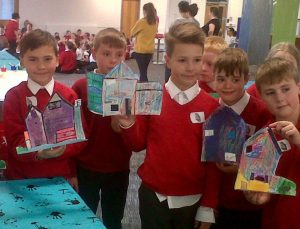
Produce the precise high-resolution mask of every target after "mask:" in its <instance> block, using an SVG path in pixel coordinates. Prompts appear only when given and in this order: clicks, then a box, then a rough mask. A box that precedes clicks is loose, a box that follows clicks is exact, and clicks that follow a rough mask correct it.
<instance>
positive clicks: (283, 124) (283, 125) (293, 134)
mask: <svg viewBox="0 0 300 229" xmlns="http://www.w3.org/2000/svg"><path fill="white" fill-rule="evenodd" d="M269 127H270V128H272V130H273V131H274V132H275V133H277V134H279V135H281V136H282V137H283V138H285V139H286V140H288V141H289V142H290V143H293V144H295V145H296V146H297V147H298V148H300V133H299V131H298V129H297V128H296V127H295V125H294V124H293V123H292V122H289V121H278V122H274V123H272V124H270V125H269Z"/></svg>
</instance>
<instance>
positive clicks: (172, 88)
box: [155, 77, 215, 223]
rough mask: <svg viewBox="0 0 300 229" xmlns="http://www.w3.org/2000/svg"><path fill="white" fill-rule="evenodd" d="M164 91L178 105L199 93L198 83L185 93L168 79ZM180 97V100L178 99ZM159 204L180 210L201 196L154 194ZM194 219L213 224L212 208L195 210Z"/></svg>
mask: <svg viewBox="0 0 300 229" xmlns="http://www.w3.org/2000/svg"><path fill="white" fill-rule="evenodd" d="M165 86H166V90H167V91H168V93H169V94H170V97H171V98H172V99H174V100H175V101H176V102H178V103H179V104H180V105H184V104H186V103H188V102H190V101H192V100H193V99H194V98H195V97H196V96H197V95H198V94H199V93H200V91H201V88H200V87H199V84H198V81H197V82H196V83H195V85H194V86H192V87H190V88H189V89H187V90H185V91H181V90H180V89H179V88H178V87H177V86H176V85H175V84H174V83H173V82H172V80H171V77H170V78H169V80H168V82H167V83H166V84H165ZM181 96H182V98H180V97H181ZM155 194H156V196H157V198H158V199H159V201H160V202H162V201H164V200H167V202H168V206H169V208H171V209H172V208H182V207H187V206H191V205H193V204H195V203H197V202H198V201H199V200H200V198H201V197H202V194H196V195H187V196H165V195H162V194H160V193H155ZM195 219H196V220H198V221H201V222H210V223H214V222H215V217H214V212H213V209H212V208H208V207H202V206H200V207H199V208H198V210H197V214H196V216H195Z"/></svg>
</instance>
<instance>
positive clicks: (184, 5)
mask: <svg viewBox="0 0 300 229" xmlns="http://www.w3.org/2000/svg"><path fill="white" fill-rule="evenodd" d="M196 7H197V5H196ZM191 8H192V10H191ZM178 11H179V13H180V16H181V17H180V18H177V19H176V20H175V21H174V22H173V23H172V25H174V24H178V23H182V22H193V23H195V24H196V25H198V26H199V22H198V21H197V20H196V19H194V18H193V17H192V16H191V15H192V13H191V11H193V14H194V13H196V14H197V12H196V11H198V7H197V10H196V8H195V6H194V5H193V6H192V7H190V5H189V3H188V2H187V1H180V2H179V3H178ZM197 22H198V23H197ZM170 75H171V69H170V68H168V66H167V65H165V82H168V80H169V78H170Z"/></svg>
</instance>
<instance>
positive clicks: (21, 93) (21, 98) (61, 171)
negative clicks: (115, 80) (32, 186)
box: [4, 79, 84, 179]
mask: <svg viewBox="0 0 300 229" xmlns="http://www.w3.org/2000/svg"><path fill="white" fill-rule="evenodd" d="M55 92H57V93H59V94H60V95H61V96H62V97H63V98H64V99H65V100H67V101H68V102H70V103H71V104H74V101H75V99H77V96H76V94H75V92H74V91H73V90H72V89H70V88H68V87H66V86H64V85H63V84H60V83H58V82H55V81H54V79H52V80H51V81H50V82H49V83H48V84H47V85H46V86H45V87H42V86H40V85H39V84H37V83H35V82H34V81H32V80H31V79H28V82H25V81H24V82H21V83H20V84H19V85H18V86H16V87H13V88H12V89H10V90H9V91H8V92H7V94H6V95H5V100H4V129H5V136H6V139H7V144H8V159H7V164H8V167H7V178H8V179H26V178H37V177H56V176H63V177H65V178H70V177H74V176H76V172H75V166H74V164H73V163H72V162H71V160H70V157H71V156H74V155H75V154H76V153H78V152H79V150H80V149H81V147H83V146H84V143H77V144H73V145H67V146H66V150H65V152H64V154H63V155H61V156H59V157H57V158H51V159H44V160H38V159H37V152H33V153H28V154H23V155H18V154H17V152H16V147H17V146H25V145H26V144H25V139H24V131H26V130H27V128H26V123H25V119H26V117H27V114H28V112H29V107H28V104H27V102H26V100H28V99H29V100H31V101H36V103H37V104H36V105H37V107H38V109H39V110H41V111H44V109H45V107H46V105H47V104H48V102H49V100H50V97H51V95H52V94H53V93H55ZM33 103H34V102H33Z"/></svg>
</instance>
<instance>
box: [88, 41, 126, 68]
mask: <svg viewBox="0 0 300 229" xmlns="http://www.w3.org/2000/svg"><path fill="white" fill-rule="evenodd" d="M124 57H125V47H124V48H115V47H112V46H111V45H108V44H101V45H100V46H99V48H98V49H97V50H93V58H94V59H95V60H96V63H97V66H98V69H97V73H101V74H107V73H109V72H110V71H111V70H112V69H113V68H114V67H115V66H116V65H118V64H120V63H121V62H122V61H123V60H124Z"/></svg>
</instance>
